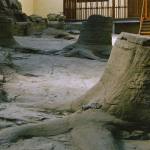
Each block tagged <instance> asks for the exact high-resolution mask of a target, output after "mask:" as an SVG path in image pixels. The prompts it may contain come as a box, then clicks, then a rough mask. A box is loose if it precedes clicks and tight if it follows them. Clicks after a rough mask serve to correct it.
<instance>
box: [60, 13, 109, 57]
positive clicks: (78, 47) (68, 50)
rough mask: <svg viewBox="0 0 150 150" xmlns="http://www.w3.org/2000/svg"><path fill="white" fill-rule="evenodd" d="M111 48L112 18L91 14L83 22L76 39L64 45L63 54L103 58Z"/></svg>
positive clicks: (107, 55)
mask: <svg viewBox="0 0 150 150" xmlns="http://www.w3.org/2000/svg"><path fill="white" fill-rule="evenodd" d="M111 48H112V19H111V18H110V17H104V16H100V15H92V16H90V17H89V19H88V21H87V22H83V25H82V30H81V33H80V37H79V39H78V41H77V42H76V43H75V44H73V45H70V46H67V47H65V48H64V49H63V50H64V55H65V56H70V57H71V56H75V57H85V58H89V59H97V60H99V59H100V58H105V59H107V58H108V57H109V55H110V52H111Z"/></svg>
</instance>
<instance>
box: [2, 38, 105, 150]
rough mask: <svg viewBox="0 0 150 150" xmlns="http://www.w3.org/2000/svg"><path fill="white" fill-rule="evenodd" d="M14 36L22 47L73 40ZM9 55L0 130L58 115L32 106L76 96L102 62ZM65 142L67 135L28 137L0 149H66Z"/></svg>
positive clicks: (56, 45) (92, 79)
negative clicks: (12, 67) (11, 65)
mask: <svg viewBox="0 0 150 150" xmlns="http://www.w3.org/2000/svg"><path fill="white" fill-rule="evenodd" d="M15 39H16V40H17V41H18V43H20V44H21V45H22V46H28V47H30V48H38V49H41V50H45V49H52V50H53V49H57V50H59V49H61V48H63V47H64V46H66V45H69V44H71V43H73V42H74V40H71V41H70V40H69V41H68V40H63V39H54V38H51V39H50V38H49V39H48V38H47V39H46V38H42V39H40V38H32V37H15ZM12 58H13V63H14V64H15V66H16V70H17V71H16V72H15V71H14V70H11V69H10V70H9V69H8V70H7V69H6V70H7V71H6V72H7V73H8V75H7V78H6V83H5V84H4V89H5V90H6V91H7V92H8V99H9V100H10V102H8V103H2V104H1V105H0V129H3V128H6V127H11V126H18V125H22V124H26V123H31V122H33V123H34V122H41V121H43V120H46V119H54V118H56V117H62V116H61V115H59V114H51V113H49V112H47V111H42V110H39V109H37V108H35V107H34V106H35V105H36V104H38V103H39V104H41V105H42V104H46V103H48V104H49V103H54V102H56V101H58V102H62V101H69V100H72V99H76V98H77V97H79V96H81V95H82V94H83V93H85V92H86V91H87V90H88V89H90V88H91V87H92V86H93V85H94V84H96V82H98V80H99V78H100V76H101V75H102V73H103V71H104V68H105V65H106V62H98V61H96V60H88V59H79V58H67V57H61V56H48V55H39V54H30V53H28V54H23V53H13V54H12ZM68 141H71V140H70V135H60V136H58V137H53V138H43V137H40V138H32V139H30V140H25V141H22V140H21V141H18V142H17V143H14V144H12V145H7V144H6V145H3V146H0V150H1V149H2V150H6V149H7V150H16V149H18V150H51V149H54V150H67V149H68V150H70V149H72V148H71V143H70V142H68Z"/></svg>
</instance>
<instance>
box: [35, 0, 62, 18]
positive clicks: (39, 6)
mask: <svg viewBox="0 0 150 150" xmlns="http://www.w3.org/2000/svg"><path fill="white" fill-rule="evenodd" d="M62 12H63V0H34V13H35V14H37V15H40V16H43V17H45V16H46V15H47V14H49V13H62Z"/></svg>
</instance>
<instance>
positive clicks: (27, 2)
mask: <svg viewBox="0 0 150 150" xmlns="http://www.w3.org/2000/svg"><path fill="white" fill-rule="evenodd" d="M19 1H20V2H21V4H22V9H23V12H25V13H26V14H27V15H32V14H33V0H19Z"/></svg>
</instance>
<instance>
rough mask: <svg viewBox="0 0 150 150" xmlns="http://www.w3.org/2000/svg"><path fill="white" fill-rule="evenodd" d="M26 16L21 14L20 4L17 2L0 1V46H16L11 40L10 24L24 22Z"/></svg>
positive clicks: (11, 30) (15, 0)
mask: <svg viewBox="0 0 150 150" xmlns="http://www.w3.org/2000/svg"><path fill="white" fill-rule="evenodd" d="M25 20H26V15H25V14H23V13H22V8H21V4H20V3H19V2H18V1H17V0H1V1H0V45H1V46H6V47H12V46H14V45H17V43H16V42H15V40H14V39H13V36H12V34H13V29H12V23H14V22H16V21H25Z"/></svg>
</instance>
